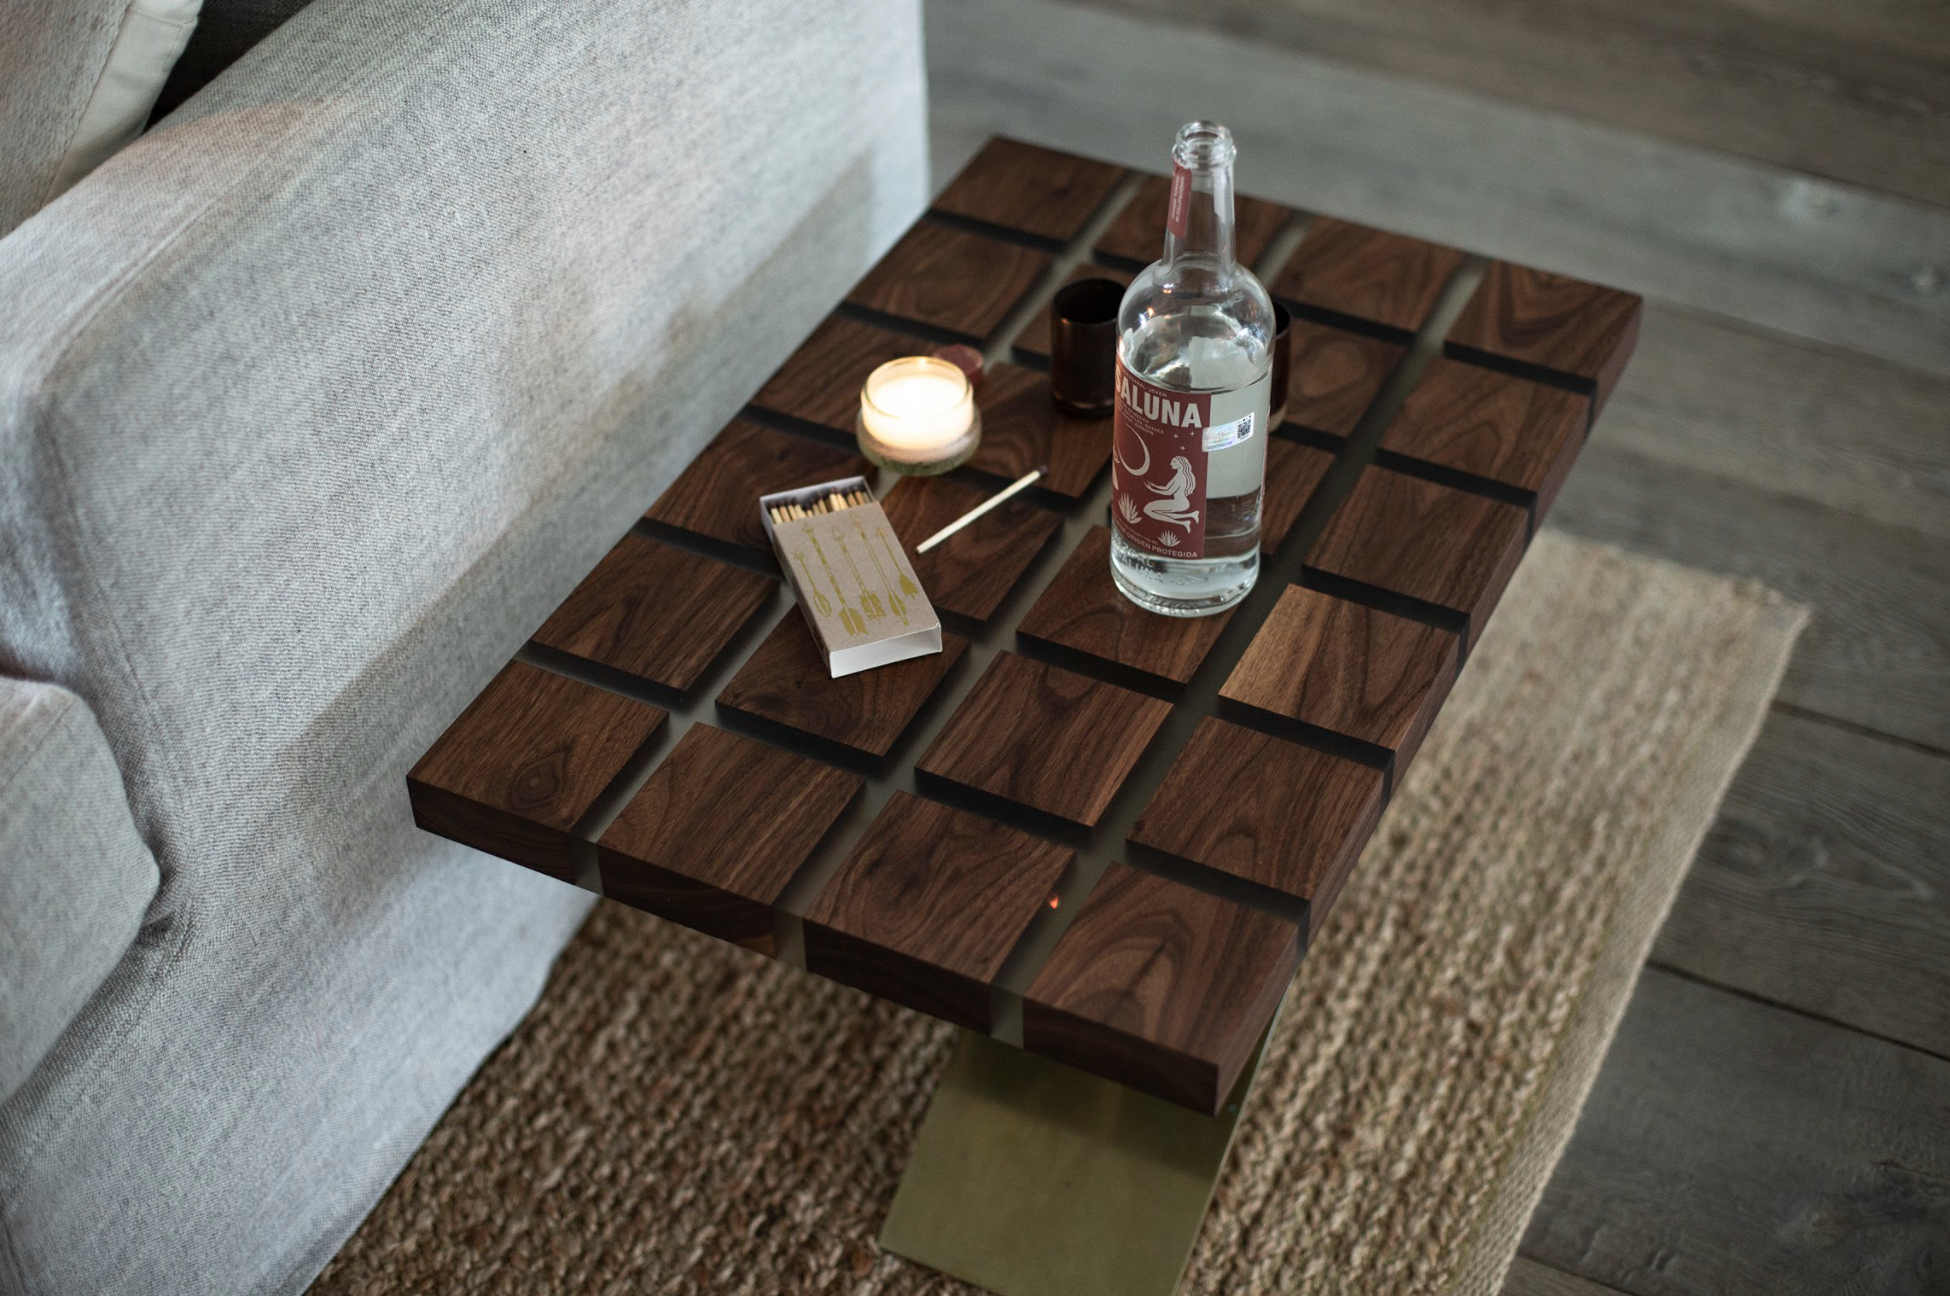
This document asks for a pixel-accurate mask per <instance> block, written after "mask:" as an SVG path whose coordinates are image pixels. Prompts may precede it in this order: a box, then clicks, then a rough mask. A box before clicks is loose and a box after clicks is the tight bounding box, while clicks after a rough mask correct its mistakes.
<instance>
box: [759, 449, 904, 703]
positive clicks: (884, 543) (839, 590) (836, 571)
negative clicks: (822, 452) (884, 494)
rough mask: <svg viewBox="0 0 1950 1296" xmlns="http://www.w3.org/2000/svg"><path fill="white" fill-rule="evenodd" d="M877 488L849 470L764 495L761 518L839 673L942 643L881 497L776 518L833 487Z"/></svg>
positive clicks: (830, 666)
mask: <svg viewBox="0 0 1950 1296" xmlns="http://www.w3.org/2000/svg"><path fill="white" fill-rule="evenodd" d="M855 491H866V492H867V494H868V497H869V498H870V499H871V497H872V491H871V490H869V489H868V487H867V480H866V478H864V477H842V478H840V479H838V480H836V481H830V482H821V483H819V484H818V485H817V486H806V487H803V488H801V489H799V490H790V491H778V492H776V493H774V494H771V495H761V496H760V497H759V500H758V512H759V521H760V522H761V524H762V525H763V526H764V527H765V534H766V535H767V536H769V537H771V540H772V549H773V551H774V552H775V553H776V554H777V555H778V558H779V566H780V567H781V568H783V569H784V570H785V578H786V581H787V582H788V583H789V584H790V585H791V586H792V592H793V594H794V595H795V596H796V597H797V598H798V600H799V611H800V612H802V613H803V614H804V615H805V618H806V624H807V625H808V626H810V627H812V633H813V638H814V639H815V640H817V641H818V643H819V647H820V651H821V652H823V653H825V654H826V669H827V670H829V671H830V672H832V675H833V678H834V679H838V678H839V677H840V676H842V675H851V674H853V673H855V672H856V671H863V670H870V669H872V668H873V667H875V666H886V665H890V664H891V663H893V662H897V661H906V660H907V659H908V658H909V657H925V656H926V655H927V654H929V653H938V652H940V651H941V618H940V617H939V616H937V615H935V611H934V605H933V604H932V603H930V602H928V596H927V594H926V593H925V592H924V591H923V590H922V589H921V582H920V580H919V579H917V578H916V577H915V575H914V568H913V567H912V566H911V565H910V564H909V563H908V561H907V551H906V550H905V549H903V548H902V547H901V542H900V537H898V536H896V535H895V534H894V528H893V526H892V525H891V524H890V523H889V522H888V521H887V515H886V513H884V512H883V511H882V510H881V507H880V505H879V503H878V502H877V501H876V502H872V503H867V504H854V505H850V506H848V507H846V508H840V509H835V510H834V511H833V512H830V513H808V514H806V515H804V516H801V517H796V518H791V519H788V520H786V521H782V522H781V521H775V520H774V519H773V516H772V515H773V513H774V512H775V511H777V510H778V509H779V508H780V506H782V505H797V506H799V507H800V508H802V509H809V508H812V507H814V506H816V505H817V504H818V502H819V501H820V500H822V499H824V498H826V497H827V496H829V495H846V494H850V493H852V492H855Z"/></svg>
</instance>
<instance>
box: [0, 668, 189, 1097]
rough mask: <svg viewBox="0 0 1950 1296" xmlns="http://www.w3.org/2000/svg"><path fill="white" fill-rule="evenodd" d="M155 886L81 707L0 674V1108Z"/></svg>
mask: <svg viewBox="0 0 1950 1296" xmlns="http://www.w3.org/2000/svg"><path fill="white" fill-rule="evenodd" d="M156 881H157V874H156V861H155V857H154V856H152V855H151V854H150V853H149V848H148V847H147V846H145V845H143V842H142V838H141V837H139V836H137V835H136V831H135V823H134V822H133V821H132V820H131V819H130V817H129V803H128V800H127V798H126V797H125V796H124V795H123V792H122V776H121V774H120V772H119V771H117V769H116V768H115V760H114V757H112V756H111V755H110V754H109V750H108V741H107V739H105V738H103V737H102V731H101V726H100V725H98V724H96V723H95V717H94V715H93V713H91V712H90V711H89V710H88V706H87V704H86V703H84V702H83V701H82V700H81V699H80V698H78V697H76V696H75V695H74V694H72V693H70V692H68V690H66V689H64V688H59V687H56V686H55V685H52V684H31V683H28V682H26V681H24V680H17V679H9V678H6V677H4V676H0V1102H5V1101H6V1100H7V1098H9V1097H10V1096H12V1094H13V1092H14V1090H16V1089H18V1088H19V1087H20V1084H21V1082H22V1081H23V1080H25V1079H26V1078H27V1077H28V1075H29V1074H31V1073H32V1072H33V1070H34V1067H35V1066H36V1065H37V1064H38V1063H39V1062H40V1060H41V1058H43V1057H45V1056H46V1054H47V1051H48V1049H50V1048H52V1047H53V1045H54V1041H55V1040H56V1039H58V1038H59V1037H60V1035H61V1032H62V1031H63V1030H65V1029H66V1028H67V1025H68V1023H69V1022H70V1021H72V1020H73V1019H74V1017H75V1015H76V1014H77V1013H79V1012H80V1011H81V1006H82V1005H83V1004H85V1003H87V1002H88V998H89V996H90V995H92V994H94V993H95V991H96V989H98V988H99V987H100V986H101V983H102V982H103V981H105V980H107V979H108V974H109V973H110V972H112V971H113V970H114V969H115V965H116V964H117V963H119V962H120V961H121V959H122V955H123V953H124V952H125V951H126V950H127V949H128V948H129V945H130V944H131V943H132V942H133V941H134V940H135V936H136V932H137V930H138V929H139V928H140V927H141V925H142V915H143V913H144V911H145V910H146V909H147V908H148V906H149V901H150V899H151V898H152V897H154V895H155V894H156Z"/></svg>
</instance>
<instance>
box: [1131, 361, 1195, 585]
mask: <svg viewBox="0 0 1950 1296" xmlns="http://www.w3.org/2000/svg"><path fill="white" fill-rule="evenodd" d="M1211 422H1212V397H1211V395H1210V394H1209V393H1207V394H1203V395H1201V394H1199V393H1195V392H1177V391H1171V390H1169V389H1167V388H1164V387H1155V386H1153V385H1152V384H1150V383H1148V382H1145V381H1144V380H1143V379H1142V378H1139V377H1138V376H1137V375H1136V374H1133V373H1132V372H1131V371H1130V370H1129V369H1126V368H1125V367H1124V357H1123V356H1121V355H1120V356H1118V357H1117V407H1116V414H1115V416H1114V418H1113V427H1112V432H1111V496H1110V515H1111V522H1112V524H1113V525H1114V526H1116V528H1117V530H1118V532H1119V533H1120V534H1122V535H1123V537H1124V538H1125V539H1126V540H1128V541H1130V542H1131V543H1132V544H1134V545H1136V546H1137V547H1138V548H1139V549H1142V550H1144V552H1146V553H1150V554H1156V555H1158V556H1159V557H1160V558H1203V557H1204V556H1205V430H1206V428H1207V427H1209V426H1210V425H1211Z"/></svg>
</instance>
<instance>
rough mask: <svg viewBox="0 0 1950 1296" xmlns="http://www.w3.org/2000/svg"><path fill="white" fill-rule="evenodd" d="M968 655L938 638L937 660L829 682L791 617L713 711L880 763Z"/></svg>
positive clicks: (911, 661) (798, 619)
mask: <svg viewBox="0 0 1950 1296" xmlns="http://www.w3.org/2000/svg"><path fill="white" fill-rule="evenodd" d="M967 649H968V641H967V640H966V639H962V638H960V637H958V636H956V635H951V634H944V635H942V636H941V651H940V652H938V653H931V654H929V655H928V656H926V657H910V658H908V659H907V660H906V661H902V662H895V663H894V664H893V665H891V666H880V667H876V668H875V669H873V670H866V671H857V672H855V673H854V674H852V675H842V676H840V678H838V679H834V678H833V677H832V676H831V675H830V674H829V673H828V671H827V667H826V660H825V658H824V657H823V656H821V655H820V651H819V646H818V645H817V644H815V643H814V642H813V637H812V631H811V630H809V629H807V627H806V618H805V617H803V616H801V615H799V613H798V612H797V611H794V612H791V613H789V614H788V615H787V616H786V617H785V618H784V619H783V620H781V621H780V622H779V624H778V625H777V626H776V627H775V628H774V629H773V631H772V633H771V634H769V635H767V636H766V638H765V642H764V643H762V644H760V645H759V646H758V650H757V651H756V652H754V653H753V654H752V655H751V658H750V660H748V661H747V662H746V663H745V664H744V666H743V667H742V668H740V669H739V671H738V674H737V675H735V676H733V677H732V680H731V683H729V684H727V685H725V687H724V691H723V692H721V693H719V694H718V705H719V706H720V707H722V708H724V709H725V710H727V711H733V712H736V713H738V714H740V715H743V716H747V717H750V718H752V719H755V720H757V721H759V722H760V723H762V724H771V725H779V726H783V727H784V728H787V729H792V730H796V731H798V732H799V733H802V734H807V735H810V736H811V737H814V738H818V739H822V740H824V741H826V742H830V743H833V744H835V745H837V746H840V747H843V748H846V749H847V750H849V751H853V752H858V753H860V754H862V755H865V756H871V757H874V758H876V759H881V758H885V756H886V755H887V753H888V752H890V751H892V750H893V747H894V744H895V743H896V742H898V741H899V740H900V736H901V735H902V734H903V733H906V732H907V730H908V727H909V726H910V725H912V724H913V723H914V719H915V717H916V716H918V715H919V714H920V712H921V708H922V707H923V706H924V705H926V703H927V700H928V699H929V698H930V697H932V696H934V691H935V690H936V689H937V688H939V687H940V686H941V682H942V681H943V680H944V679H946V678H947V677H948V675H949V673H950V672H951V671H953V670H954V668H955V666H956V665H957V664H958V663H959V662H960V661H961V658H962V654H963V653H964V652H966V651H967Z"/></svg>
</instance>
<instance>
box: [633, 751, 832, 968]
mask: <svg viewBox="0 0 1950 1296" xmlns="http://www.w3.org/2000/svg"><path fill="white" fill-rule="evenodd" d="M862 786H863V783H862V780H861V779H860V778H859V777H858V776H856V775H853V774H847V773H844V772H842V771H840V770H836V769H834V768H832V767H831V766H828V765H822V764H820V763H818V762H817V761H811V760H807V759H806V758H804V757H802V756H794V755H793V754H792V753H791V752H786V751H780V750H779V749H778V748H776V747H769V746H767V745H766V744H764V743H761V742H756V741H754V740H752V739H750V738H743V737H740V736H739V735H737V734H732V733H726V732H725V731H724V730H722V729H713V728H712V727H711V726H709V725H705V724H696V725H692V726H691V728H690V732H688V733H686V734H685V735H684V736H683V738H681V739H680V740H679V741H678V743H677V745H676V746H675V747H674V748H672V749H671V751H670V754H669V755H668V756H666V757H664V759H663V762H662V763H661V764H659V765H658V766H657V768H656V769H655V770H654V771H652V773H651V775H650V781H649V782H648V783H645V784H644V785H643V787H642V788H641V789H640V790H639V791H638V792H637V794H636V795H635V796H634V797H631V798H630V803H629V804H628V805H627V806H625V807H623V813H622V814H621V815H619V816H617V819H616V822H615V823H613V824H611V825H610V826H609V831H608V832H605V833H604V834H603V836H602V840H601V841H599V842H598V843H597V845H596V858H597V863H598V864H599V865H600V866H601V869H602V879H603V894H604V895H606V896H609V897H611V898H613V899H616V900H621V901H622V902H623V903H624V904H627V905H633V906H635V907H636V908H638V909H644V910H647V911H649V912H650V913H653V914H656V915H657V916H658V917H660V918H668V919H670V920H671V921H672V922H676V923H682V924H683V925H684V926H686V927H691V928H695V929H696V930H698V931H701V932H703V933H705V934H706V935H707V936H716V937H718V938H719V939H720V940H727V941H730V942H732V943H733V944H736V945H743V946H745V947H746V948H748V949H754V950H757V951H758V952H759V953H761V954H771V953H774V952H775V940H774V936H773V927H774V923H773V917H772V912H773V906H774V905H776V904H777V903H778V899H779V893H780V892H782V891H784V890H785V887H786V884H787V883H788V882H790V881H792V879H793V876H794V875H795V874H797V873H798V871H799V869H800V867H801V866H802V865H804V864H805V862H806V860H807V859H808V858H809V857H810V856H811V855H812V853H813V850H814V848H815V847H817V846H818V845H819V842H820V839H821V838H823V837H825V835H826V834H827V832H828V831H829V830H830V829H831V828H832V826H833V823H834V821H835V820H837V819H838V818H839V817H840V815H841V813H842V812H844V811H845V810H846V808H847V806H848V805H849V804H851V803H852V801H853V798H854V797H855V796H857V795H859V792H860V789H861V787H862Z"/></svg>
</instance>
